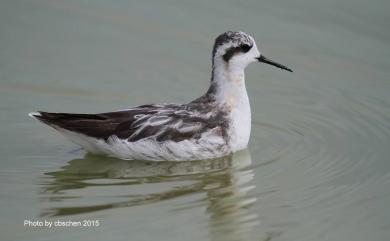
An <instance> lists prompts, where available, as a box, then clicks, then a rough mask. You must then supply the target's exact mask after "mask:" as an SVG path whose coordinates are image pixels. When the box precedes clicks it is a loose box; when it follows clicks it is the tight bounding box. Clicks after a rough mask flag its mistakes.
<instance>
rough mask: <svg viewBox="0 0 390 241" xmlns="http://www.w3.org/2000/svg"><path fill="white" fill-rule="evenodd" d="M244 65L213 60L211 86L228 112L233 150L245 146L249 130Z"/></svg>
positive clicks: (217, 99)
mask: <svg viewBox="0 0 390 241" xmlns="http://www.w3.org/2000/svg"><path fill="white" fill-rule="evenodd" d="M245 67H246V66H240V65H233V64H229V63H226V62H224V61H223V60H222V59H219V60H215V61H214V66H213V79H212V83H211V84H212V86H213V89H214V97H215V100H216V102H217V103H218V104H220V105H221V106H222V107H223V108H227V110H228V111H229V112H230V120H231V123H230V130H229V136H230V145H231V148H232V149H233V151H237V150H240V149H244V148H246V146H247V144H248V141H249V136H250V130H251V108H250V103H249V98H248V94H247V91H246V87H245V73H244V69H245Z"/></svg>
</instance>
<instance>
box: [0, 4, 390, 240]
mask: <svg viewBox="0 0 390 241" xmlns="http://www.w3.org/2000/svg"><path fill="white" fill-rule="evenodd" d="M389 7H390V3H389V2H388V1H380V0H374V1H361V0H359V1H351V0H342V1H339V0H338V1H336V0H332V1H309V0H296V1H272V2H271V1H266V2H262V1H258V0H252V1H245V2H240V3H239V2H236V1H220V0H218V1H213V3H209V1H172V0H171V1H165V2H164V3H162V1H156V2H152V1H142V3H141V2H137V3H136V2H130V1H111V2H107V1H79V0H77V1H60V0H50V1H49V0H17V1H15V0H12V1H11V0H9V1H7V0H6V1H2V2H1V3H0V33H1V34H0V110H1V115H0V134H1V137H2V138H1V139H0V142H1V145H0V153H1V159H0V190H1V194H0V207H1V208H0V217H1V218H0V239H1V240H40V241H41V240H54V239H55V240H70V239H74V240H77V239H82V240H148V241H149V240H183V237H185V239H186V240H289V241H291V240H300V241H302V240H354V241H359V240H362V241H363V240H375V241H382V240H389V238H390V231H389V230H390V207H389V203H390V162H389V161H390V160H389V157H390V149H389V146H390V145H389V144H390V94H389V93H390V61H389V59H390V48H389V47H390V33H389V31H388V23H389V22H390V17H389V15H388V9H389ZM228 29H233V30H237V29H240V30H244V31H246V32H248V33H250V34H251V35H253V36H254V37H255V39H256V40H257V41H258V44H259V45H260V47H261V50H262V51H263V52H264V54H265V55H266V56H268V57H270V58H272V59H274V60H275V61H278V62H280V63H282V64H285V65H287V66H289V67H291V68H292V69H293V70H294V73H289V72H286V71H280V70H278V69H276V68H273V67H271V66H265V65H260V64H258V65H255V64H253V65H251V66H250V67H249V68H248V69H247V71H246V73H247V86H248V91H249V95H250V98H251V105H252V111H253V127H252V137H251V141H250V146H249V148H248V150H246V151H243V152H240V153H237V154H235V155H234V156H232V157H227V158H224V159H219V160H212V161H210V160H206V161H198V162H193V163H166V162H165V163H148V162H140V161H134V162H128V161H121V160H118V159H110V158H103V157H96V156H90V155H85V153H84V152H83V151H80V150H77V147H76V146H74V145H73V144H72V143H70V142H68V141H66V140H65V139H63V138H62V137H61V136H60V135H58V134H57V133H56V132H54V131H53V130H51V129H49V128H47V127H45V126H43V125H41V124H39V123H38V122H36V121H34V120H32V119H30V118H29V117H28V116H27V113H28V112H30V111H34V110H46V111H53V112H54V111H59V112H60V111H61V112H103V111H110V110H114V109H120V108H125V107H128V106H135V105H137V104H144V103H153V102H179V103H180V102H186V101H189V100H191V99H193V98H195V97H197V96H199V95H201V94H202V93H203V92H204V91H205V90H206V89H207V87H208V86H207V85H208V82H209V77H210V62H211V61H210V54H211V48H212V42H213V40H214V38H215V37H216V36H217V35H218V34H219V33H221V32H223V31H225V30H228ZM26 219H29V220H41V221H42V220H47V221H56V220H62V221H68V220H71V221H83V220H89V221H94V220H98V221H99V222H100V225H99V226H98V227H73V228H72V227H67V228H65V227H62V228H61V227H56V228H47V227H46V228H45V227H41V228H36V227H35V228H34V227H25V226H24V225H23V222H24V220H26Z"/></svg>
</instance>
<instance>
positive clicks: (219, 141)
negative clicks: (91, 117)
mask: <svg viewBox="0 0 390 241" xmlns="http://www.w3.org/2000/svg"><path fill="white" fill-rule="evenodd" d="M55 128H56V127H55ZM56 129H57V130H58V131H59V132H61V133H62V134H63V135H64V136H65V137H67V138H68V139H70V140H71V141H72V142H74V143H76V144H78V145H80V146H82V147H83V148H84V149H85V150H87V151H88V152H91V153H95V154H105V155H109V156H114V157H118V158H121V159H128V160H154V161H164V160H169V161H185V160H201V159H210V158H217V157H222V156H226V155H228V154H230V153H232V150H231V148H229V147H228V146H227V145H226V143H225V141H224V140H223V138H222V137H220V136H216V135H214V134H213V130H211V131H209V132H205V133H203V134H202V136H201V138H200V139H197V140H195V139H189V140H183V141H179V142H174V141H163V142H157V141H155V140H153V139H152V138H148V139H143V140H139V141H135V142H129V141H127V140H125V139H119V138H118V137H117V136H111V137H110V138H109V139H108V140H107V141H104V140H101V139H96V138H91V137H88V136H85V135H83V134H79V133H75V132H71V131H68V130H64V129H60V128H56Z"/></svg>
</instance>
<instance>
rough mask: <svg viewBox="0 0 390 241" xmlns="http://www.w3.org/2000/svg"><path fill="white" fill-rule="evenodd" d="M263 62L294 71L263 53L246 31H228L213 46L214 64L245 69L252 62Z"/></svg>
mask: <svg viewBox="0 0 390 241" xmlns="http://www.w3.org/2000/svg"><path fill="white" fill-rule="evenodd" d="M253 62H262V63H266V64H270V65H273V66H276V67H278V68H281V69H284V70H287V71H290V72H292V70H291V69H289V68H288V67H286V66H284V65H281V64H279V63H276V62H274V61H272V60H270V59H268V58H266V57H264V55H262V54H261V53H260V51H259V50H258V48H257V46H256V43H255V40H254V39H253V38H252V37H251V36H250V35H248V34H246V33H244V32H233V31H227V32H225V33H223V34H221V35H219V36H218V37H217V38H216V40H215V43H214V48H213V66H217V65H226V66H229V68H235V69H236V68H237V69H245V67H246V66H248V65H249V64H250V63H253Z"/></svg>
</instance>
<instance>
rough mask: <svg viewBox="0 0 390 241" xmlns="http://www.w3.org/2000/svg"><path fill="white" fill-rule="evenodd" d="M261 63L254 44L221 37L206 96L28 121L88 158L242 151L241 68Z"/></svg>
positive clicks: (244, 105)
mask: <svg viewBox="0 0 390 241" xmlns="http://www.w3.org/2000/svg"><path fill="white" fill-rule="evenodd" d="M256 61H260V62H265V63H268V64H272V65H275V66H277V67H280V68H283V69H286V70H289V71H291V70H290V69H288V68H287V67H285V66H282V65H280V64H277V63H275V62H273V61H271V60H269V59H266V58H265V57H263V56H262V55H260V52H259V50H258V49H257V46H256V43H255V41H254V39H253V38H252V37H251V36H249V35H247V34H245V33H243V32H232V31H228V32H225V33H223V34H221V35H219V36H218V37H217V39H216V40H215V44H214V48H213V55H212V77H211V84H210V87H209V89H208V91H207V92H206V93H205V94H204V95H203V96H201V97H200V98H197V99H195V100H194V101H191V102H190V103H187V104H181V105H178V104H151V105H141V106H138V107H134V108H129V109H126V110H120V111H115V112H107V113H100V114H69V113H48V112H32V113H30V116H31V117H33V118H35V119H38V120H39V121H41V122H43V123H45V124H47V125H49V126H51V127H53V128H54V129H56V130H58V131H59V132H60V133H62V134H63V135H64V136H66V137H68V138H69V139H70V140H71V141H73V142H74V143H76V144H79V145H81V146H82V147H83V148H84V149H86V150H87V151H89V152H92V153H102V154H107V155H111V156H115V157H119V158H122V159H143V160H172V161H179V160H199V159H208V158H216V157H222V156H225V155H228V154H231V153H233V152H235V151H238V150H241V149H244V148H246V146H247V145H248V141H249V136H250V129H251V110H250V104H249V99H248V95H247V92H246V88H245V76H244V69H245V67H246V66H247V65H248V64H250V63H252V62H256Z"/></svg>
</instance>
